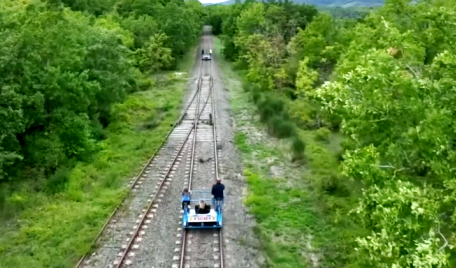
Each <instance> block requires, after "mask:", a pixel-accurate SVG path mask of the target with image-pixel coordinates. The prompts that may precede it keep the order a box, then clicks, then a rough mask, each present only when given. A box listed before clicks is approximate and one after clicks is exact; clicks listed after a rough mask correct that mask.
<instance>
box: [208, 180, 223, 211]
mask: <svg viewBox="0 0 456 268" xmlns="http://www.w3.org/2000/svg"><path fill="white" fill-rule="evenodd" d="M224 190H225V185H223V184H222V179H220V178H217V182H216V183H215V184H214V185H212V192H211V194H212V204H213V205H214V208H215V209H217V206H216V202H218V203H219V204H220V209H221V208H222V207H223V201H224V200H223V199H224V196H223V191H224Z"/></svg>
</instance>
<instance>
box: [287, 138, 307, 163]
mask: <svg viewBox="0 0 456 268" xmlns="http://www.w3.org/2000/svg"><path fill="white" fill-rule="evenodd" d="M291 148H292V150H293V158H294V159H303V158H304V152H305V150H306V144H305V143H304V141H303V140H301V139H300V138H299V137H294V138H293V143H292V146H291Z"/></svg>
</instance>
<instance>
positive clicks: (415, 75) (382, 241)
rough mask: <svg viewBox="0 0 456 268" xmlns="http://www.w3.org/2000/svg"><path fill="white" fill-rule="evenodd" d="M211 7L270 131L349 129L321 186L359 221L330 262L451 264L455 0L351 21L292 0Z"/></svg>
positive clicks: (389, 9)
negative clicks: (347, 203)
mask: <svg viewBox="0 0 456 268" xmlns="http://www.w3.org/2000/svg"><path fill="white" fill-rule="evenodd" d="M207 9H208V17H207V20H208V22H209V23H210V24H212V25H213V29H214V33H215V34H218V35H219V37H220V38H221V40H222V41H223V44H224V51H223V53H224V56H225V57H226V58H227V59H228V60H231V61H232V62H233V64H234V66H235V67H236V68H238V69H239V70H241V71H242V72H243V73H244V74H245V78H246V82H245V83H244V88H245V89H247V90H249V91H250V92H251V93H252V94H251V95H252V100H253V101H254V102H255V103H257V104H259V105H258V111H259V113H260V117H261V119H262V120H263V122H265V123H266V124H267V125H268V129H270V132H271V134H273V135H275V136H276V137H278V138H289V137H293V136H295V137H298V138H296V139H299V135H298V134H296V133H297V132H299V131H296V129H298V130H299V129H306V130H314V131H316V132H318V133H319V135H320V136H322V137H323V136H325V135H327V134H328V133H329V131H332V132H334V133H339V134H341V135H342V136H343V142H342V148H343V151H342V153H341V155H340V168H339V170H338V171H336V172H335V173H331V172H334V171H328V176H327V177H326V180H327V181H324V182H318V183H319V185H320V186H321V188H320V189H319V190H320V194H321V195H322V196H323V195H338V196H341V195H343V196H344V195H346V196H347V200H348V196H350V197H355V201H353V202H352V203H350V208H349V209H347V210H346V215H347V216H346V217H348V218H350V221H351V223H352V224H353V226H357V227H359V229H360V230H359V232H358V233H357V234H356V235H350V236H347V237H346V241H343V242H341V243H342V244H341V246H339V247H338V248H336V249H335V250H338V251H340V252H341V253H343V254H340V257H339V258H338V259H337V260H333V263H332V265H335V266H334V267H382V268H386V267H393V268H398V267H422V268H425V267H451V266H454V265H455V262H454V260H455V253H454V251H453V246H452V244H454V239H455V226H456V225H455V223H456V213H455V209H454V208H455V205H456V202H455V201H456V194H455V185H456V179H455V178H456V176H455V175H456V174H455V169H454V167H453V165H454V163H456V153H455V152H456V150H455V149H456V148H455V145H456V143H455V138H456V125H455V120H454V118H455V115H456V110H455V107H456V105H455V103H454V101H455V100H456V95H455V91H454V85H455V84H456V81H455V77H456V73H455V70H456V68H455V67H456V47H455V46H454V44H455V42H456V34H455V32H454V25H455V23H456V16H455V15H456V13H455V12H456V11H455V10H456V9H455V4H454V2H452V1H443V0H423V1H417V3H411V1H408V0H387V1H386V2H385V5H384V6H383V7H381V8H378V9H376V10H372V11H370V12H369V13H368V14H367V15H363V16H355V19H340V18H335V17H332V16H331V15H329V14H327V13H323V12H318V11H317V10H316V9H315V8H313V7H311V6H306V5H296V4H292V3H288V2H285V3H257V2H256V1H246V3H244V4H239V3H238V4H236V5H233V6H210V7H207ZM277 96H280V98H277ZM284 132H285V133H284ZM293 133H295V134H293ZM295 143H296V145H297V146H296V147H295V148H294V150H296V151H300V150H304V151H305V144H304V143H303V142H301V143H300V144H298V143H299V142H295ZM304 158H305V153H304ZM328 185H329V186H328ZM329 188H331V189H330V190H329Z"/></svg>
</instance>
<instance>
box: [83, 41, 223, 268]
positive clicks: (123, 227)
mask: <svg viewBox="0 0 456 268" xmlns="http://www.w3.org/2000/svg"><path fill="white" fill-rule="evenodd" d="M203 38H204V39H205V40H204V43H203V44H204V45H205V48H207V46H206V39H207V36H204V37H203ZM203 70H205V72H203ZM215 118H216V116H215V102H214V92H213V79H212V61H209V62H203V61H201V62H200V64H199V75H198V80H197V85H196V91H195V93H194V94H193V95H192V96H191V97H190V98H189V101H188V102H187V106H186V108H185V109H184V110H183V112H182V115H181V116H180V118H179V119H178V120H177V122H176V123H175V124H174V125H173V127H172V129H171V130H170V131H169V132H168V134H167V135H166V138H165V140H164V141H163V143H162V144H161V145H160V147H159V149H158V150H157V151H156V152H155V153H154V155H153V156H152V157H151V158H150V159H149V161H147V163H146V165H145V166H144V168H143V169H142V170H141V172H140V173H139V174H138V176H137V177H136V178H135V179H134V180H132V181H130V191H131V192H130V195H129V196H130V197H131V196H134V195H138V196H139V197H137V199H138V200H139V201H138V202H137V203H138V204H139V205H137V206H135V207H134V208H135V209H132V206H130V208H129V209H126V210H127V211H128V213H129V215H128V216H129V219H128V220H125V219H123V218H124V217H125V214H126V212H125V211H124V210H122V207H121V206H119V207H117V208H116V209H115V211H114V212H113V213H112V214H111V216H110V218H109V219H108V221H107V222H106V223H105V224H104V226H103V228H102V229H101V230H100V232H99V234H98V235H97V237H96V238H95V240H94V242H93V246H92V247H93V248H97V247H98V250H97V251H95V252H94V253H93V254H92V255H89V254H87V255H85V256H84V257H83V258H81V259H80V261H79V262H78V263H77V265H76V268H79V267H103V268H104V267H115V268H120V267H127V266H133V267H134V266H135V265H132V264H133V262H134V261H135V260H134V257H135V255H136V254H137V253H138V248H139V247H140V244H141V242H142V241H143V239H146V238H145V237H146V236H145V235H146V232H147V229H148V227H150V224H151V223H152V222H153V221H154V218H155V219H157V218H156V211H157V209H158V206H159V205H160V204H161V203H162V201H163V199H164V197H165V195H166V194H167V190H168V187H169V186H170V184H171V183H172V181H173V179H174V176H175V173H176V171H177V170H178V168H179V166H180V164H181V162H182V161H183V158H184V156H185V152H187V167H186V170H185V177H186V179H185V180H184V187H188V188H190V189H191V188H192V185H193V184H194V182H193V180H194V178H195V176H194V175H195V174H196V173H197V172H196V171H197V155H198V153H197V152H196V151H197V147H200V146H201V145H207V144H208V143H210V144H211V148H212V151H213V156H212V158H213V160H212V164H213V168H212V172H213V175H214V177H213V179H215V178H217V177H218V172H219V170H218V156H219V155H218V153H220V152H218V153H217V146H216V144H217V138H216V126H215ZM170 150H172V154H171V155H170V156H167V157H165V158H167V159H168V163H167V164H166V162H164V163H158V164H157V161H158V160H157V157H158V156H160V155H162V154H163V153H164V152H166V151H170ZM161 161H162V162H163V160H161ZM156 165H164V166H165V168H164V169H163V170H162V171H161V172H155V173H154V172H152V171H153V169H156V168H157V167H156ZM151 174H154V176H155V177H156V178H155V179H154V178H153V176H151ZM203 181H204V180H200V179H198V182H199V183H205V187H204V188H207V186H208V185H209V183H211V182H212V181H213V180H209V181H208V180H207V178H206V180H205V181H204V182H203ZM154 182H155V183H156V185H155V187H154V188H153V189H152V187H153V184H154ZM144 185H148V186H147V187H143V186H144ZM176 198H178V197H176ZM145 199H147V201H146V200H145ZM124 201H125V200H123V202H122V203H124ZM145 204H146V205H145ZM181 215H182V214H181ZM127 218H128V217H127ZM181 219H182V217H181ZM121 221H123V222H122V223H121V224H119V222H121ZM116 226H117V227H116ZM127 226H128V227H127ZM116 228H117V229H118V230H117V229H116ZM108 229H109V230H108ZM113 230H114V231H113ZM109 231H111V232H114V233H115V232H119V233H121V234H118V235H117V236H114V238H104V240H105V241H104V242H105V243H106V245H104V246H102V247H100V246H99V245H98V242H100V241H101V240H102V238H103V236H105V237H107V236H109V235H104V234H105V233H109ZM178 231H179V232H182V230H180V229H178ZM209 236H210V237H211V239H212V240H213V239H214V237H217V239H218V242H217V243H213V244H212V243H210V244H211V245H212V246H211V248H210V250H211V252H212V250H216V251H217V256H214V257H213V259H214V260H215V262H216V263H214V264H213V265H210V267H224V265H223V244H222V242H223V239H222V238H223V235H222V232H221V230H220V231H218V230H217V231H215V230H212V231H211V234H209ZM125 237H126V238H125ZM178 237H180V238H181V239H182V240H181V241H180V242H176V244H178V245H180V247H178V248H176V249H175V253H177V252H179V253H180V254H181V255H180V257H179V256H175V257H174V259H173V262H174V264H173V267H176V263H175V262H176V260H177V259H176V258H178V259H179V261H180V264H179V266H177V267H195V265H197V267H209V266H205V264H204V265H203V262H202V261H201V260H198V259H195V260H193V261H192V262H193V263H190V261H189V258H188V257H187V255H186V254H188V253H189V252H191V250H192V247H193V245H198V247H200V248H201V247H203V246H205V245H206V246H207V243H205V242H204V241H203V240H205V239H206V240H207V237H208V234H204V233H203V232H197V231H192V232H186V231H184V232H183V233H180V235H179V234H178ZM192 242H193V243H192ZM190 243H192V247H190V246H189V245H190ZM112 244H113V245H112ZM215 244H217V247H216V248H217V249H214V247H213V245H215ZM207 249H208V250H209V248H207ZM114 251H117V253H116V254H115V255H114V254H113V252H114ZM214 252H215V251H214ZM97 255H98V257H97ZM207 256H209V255H207ZM207 258H209V257H207ZM207 258H206V259H207ZM195 261H196V262H197V263H200V264H195ZM135 263H136V262H135ZM201 265H203V266H201ZM145 267H150V266H148V265H146V266H145ZM160 267H161V266H160Z"/></svg>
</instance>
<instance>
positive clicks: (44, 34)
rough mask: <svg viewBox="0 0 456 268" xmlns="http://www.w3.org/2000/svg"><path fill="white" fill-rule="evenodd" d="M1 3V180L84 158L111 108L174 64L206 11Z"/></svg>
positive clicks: (193, 5)
mask: <svg viewBox="0 0 456 268" xmlns="http://www.w3.org/2000/svg"><path fill="white" fill-rule="evenodd" d="M0 5H1V8H0V13H1V20H0V25H1V32H0V34H1V37H2V38H1V41H0V42H1V51H0V54H1V57H0V66H1V67H0V68H2V73H3V75H2V77H1V78H0V83H1V89H0V102H1V105H0V129H1V130H0V181H5V180H17V179H33V180H34V181H36V180H40V179H45V178H47V177H49V176H51V175H52V174H54V172H55V171H56V170H58V169H59V168H61V167H62V166H66V165H70V162H74V160H87V159H88V157H90V156H91V155H92V153H93V152H95V151H96V150H97V140H99V139H102V138H103V137H104V135H103V129H104V128H105V127H106V126H107V125H108V124H109V123H110V121H111V114H110V110H111V109H110V108H111V106H112V105H113V104H115V103H119V102H122V101H123V100H124V99H125V97H126V95H127V94H128V93H130V92H134V91H138V90H141V89H144V88H146V87H147V86H148V85H150V81H149V80H148V79H147V77H146V76H145V75H147V74H148V73H149V72H151V71H153V72H156V71H158V70H160V69H169V68H173V67H175V66H176V62H177V60H179V59H180V58H181V57H182V55H183V54H184V52H185V51H186V50H187V49H188V47H189V46H191V45H193V44H194V42H195V41H196V40H197V38H198V36H199V33H200V31H201V26H202V22H203V15H204V14H203V6H202V5H201V4H200V3H199V2H198V1H183V0H173V1H158V0H157V1H131V0H119V1H105V0H102V1H100V0H99V1H86V0H76V1H66V0H62V2H60V1H59V0H55V1H54V0H52V1H51V0H49V1H46V2H40V1H9V0H6V1H2V2H1V3H0ZM66 6H67V7H66ZM56 183H60V182H56ZM37 185H43V184H37Z"/></svg>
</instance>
